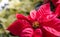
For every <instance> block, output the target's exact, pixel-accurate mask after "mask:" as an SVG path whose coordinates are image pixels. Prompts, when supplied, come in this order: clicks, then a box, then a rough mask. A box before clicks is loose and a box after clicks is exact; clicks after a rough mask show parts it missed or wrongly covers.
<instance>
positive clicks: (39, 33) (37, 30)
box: [33, 29, 42, 37]
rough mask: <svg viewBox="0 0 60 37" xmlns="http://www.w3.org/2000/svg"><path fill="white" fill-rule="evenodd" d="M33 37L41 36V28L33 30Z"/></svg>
mask: <svg viewBox="0 0 60 37" xmlns="http://www.w3.org/2000/svg"><path fill="white" fill-rule="evenodd" d="M33 37H42V31H41V29H36V30H34V36H33Z"/></svg>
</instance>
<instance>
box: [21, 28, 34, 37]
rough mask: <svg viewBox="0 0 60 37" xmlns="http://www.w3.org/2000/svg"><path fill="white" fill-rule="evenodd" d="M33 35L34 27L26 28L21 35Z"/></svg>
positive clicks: (23, 36)
mask: <svg viewBox="0 0 60 37" xmlns="http://www.w3.org/2000/svg"><path fill="white" fill-rule="evenodd" d="M32 35H33V29H32V28H25V29H24V30H23V31H22V34H21V37H32Z"/></svg>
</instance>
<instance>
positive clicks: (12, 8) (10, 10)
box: [0, 0, 42, 37]
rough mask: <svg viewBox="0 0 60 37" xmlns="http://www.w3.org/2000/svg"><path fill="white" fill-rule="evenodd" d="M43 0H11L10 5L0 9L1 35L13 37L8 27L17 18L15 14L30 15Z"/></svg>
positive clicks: (0, 36)
mask: <svg viewBox="0 0 60 37" xmlns="http://www.w3.org/2000/svg"><path fill="white" fill-rule="evenodd" d="M41 1H42V0H9V5H8V6H7V8H4V9H3V10H2V11H0V37H13V36H11V35H9V31H7V30H6V28H7V27H8V26H9V25H10V24H11V23H12V22H13V21H15V20H16V17H15V14H16V13H20V14H24V15H28V14H29V12H30V11H31V10H33V9H34V8H35V5H36V4H38V3H39V2H41Z"/></svg>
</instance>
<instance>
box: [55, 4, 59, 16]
mask: <svg viewBox="0 0 60 37" xmlns="http://www.w3.org/2000/svg"><path fill="white" fill-rule="evenodd" d="M55 14H56V15H57V17H59V16H60V4H59V5H58V6H57V8H56V11H55Z"/></svg>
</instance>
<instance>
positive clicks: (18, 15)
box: [16, 14, 27, 19]
mask: <svg viewBox="0 0 60 37" xmlns="http://www.w3.org/2000/svg"><path fill="white" fill-rule="evenodd" d="M16 17H17V19H27V18H26V17H25V16H24V15H22V14H16Z"/></svg>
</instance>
